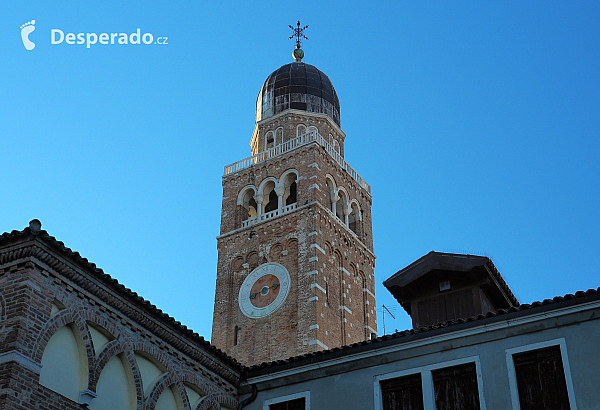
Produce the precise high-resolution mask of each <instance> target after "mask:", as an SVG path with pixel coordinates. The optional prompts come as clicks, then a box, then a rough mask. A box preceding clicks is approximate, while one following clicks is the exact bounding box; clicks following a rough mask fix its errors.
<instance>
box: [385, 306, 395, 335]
mask: <svg viewBox="0 0 600 410" xmlns="http://www.w3.org/2000/svg"><path fill="white" fill-rule="evenodd" d="M386 310H387V312H388V314H389V315H390V316H391V317H392V318H393V319H396V316H394V314H393V313H392V312H390V310H389V309H388V308H387V306H386V305H383V304H382V305H381V314H382V315H383V334H384V335H385V334H386V333H385V312H386Z"/></svg>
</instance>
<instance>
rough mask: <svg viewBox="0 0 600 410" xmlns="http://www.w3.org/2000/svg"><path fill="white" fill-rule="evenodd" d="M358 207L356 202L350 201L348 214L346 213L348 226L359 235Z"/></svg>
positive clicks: (359, 217) (359, 216) (359, 215)
mask: <svg viewBox="0 0 600 410" xmlns="http://www.w3.org/2000/svg"><path fill="white" fill-rule="evenodd" d="M360 219H361V214H360V208H359V207H358V204H357V203H356V202H354V201H353V202H352V204H351V205H350V214H349V215H348V228H350V230H351V231H352V232H354V233H355V234H356V235H357V236H358V237H360Z"/></svg>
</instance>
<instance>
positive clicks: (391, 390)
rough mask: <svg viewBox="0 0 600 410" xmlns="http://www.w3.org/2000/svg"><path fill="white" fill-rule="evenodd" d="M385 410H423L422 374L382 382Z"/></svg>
mask: <svg viewBox="0 0 600 410" xmlns="http://www.w3.org/2000/svg"><path fill="white" fill-rule="evenodd" d="M381 398H382V401H383V410H423V388H422V387H421V374H420V373H417V374H411V375H409V376H404V377H397V378H395V379H389V380H384V381H382V382H381Z"/></svg>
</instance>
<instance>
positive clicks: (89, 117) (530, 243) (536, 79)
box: [0, 1, 600, 339]
mask: <svg viewBox="0 0 600 410" xmlns="http://www.w3.org/2000/svg"><path fill="white" fill-rule="evenodd" d="M32 19H33V20H35V27H36V29H35V31H33V32H32V33H31V34H30V40H32V41H33V42H34V43H35V48H34V49H33V50H30V51H27V50H26V49H25V47H24V46H23V43H22V41H21V36H20V26H21V25H23V24H24V23H26V22H29V21H31V20H32ZM297 20H300V21H301V23H302V24H303V25H305V24H308V25H309V28H308V29H307V31H306V33H305V34H306V35H307V37H309V40H307V41H305V42H304V46H303V49H304V51H305V54H306V56H305V59H304V61H305V62H306V63H309V64H313V65H315V66H316V67H318V68H319V69H321V70H322V71H324V72H325V73H326V74H327V75H328V76H329V77H330V79H331V80H332V82H333V84H334V86H335V88H336V91H337V93H338V96H339V98H340V103H341V124H342V129H343V130H344V131H345V133H346V134H347V137H346V146H345V148H346V160H347V161H348V162H349V163H350V164H351V165H352V166H353V167H354V168H355V169H356V170H357V171H358V172H359V173H360V174H361V175H362V176H363V177H364V178H365V179H366V180H367V181H368V182H369V183H370V184H371V186H372V194H373V224H374V240H375V253H376V255H377V261H376V281H377V284H378V285H377V286H378V287H377V300H378V305H379V306H381V305H382V304H385V305H386V306H388V307H390V309H392V310H393V311H394V312H395V313H397V315H396V316H397V319H396V320H392V319H391V318H389V317H387V318H386V331H387V333H390V331H393V329H394V328H398V329H405V328H409V327H410V321H409V320H408V318H407V316H406V315H405V314H403V311H402V309H401V308H400V307H399V306H398V305H397V303H396V302H395V301H394V300H393V298H391V296H388V293H387V291H386V290H385V289H384V288H383V287H382V286H381V282H383V280H385V279H386V278H388V277H389V276H391V275H392V274H393V273H395V272H396V271H398V270H400V269H402V268H403V267H405V266H407V265H408V264H410V263H411V262H413V261H414V260H416V259H418V258H419V257H421V256H422V255H424V254H426V253H428V252H429V251H431V250H436V251H443V252H459V253H472V254H479V255H485V256H489V257H491V258H492V260H493V261H494V263H495V265H496V267H497V268H498V269H499V271H500V272H501V274H502V275H503V276H504V278H505V279H506V281H507V282H508V284H509V286H510V287H511V288H512V290H513V292H514V293H515V295H516V296H517V297H518V299H519V300H520V301H521V302H522V303H529V302H532V301H535V300H542V299H545V298H551V297H554V296H556V295H564V294H566V293H574V292H575V291H578V290H586V289H588V288H597V287H598V286H600V275H599V271H598V266H597V255H598V245H599V241H598V235H599V232H600V213H599V211H598V204H599V202H600V201H599V199H600V198H599V188H600V162H599V154H600V142H599V138H598V136H599V135H600V76H599V75H598V74H599V67H600V65H599V63H600V24H598V22H599V21H600V2H598V1H581V2H568V3H567V2H543V1H539V2H533V1H532V2H526V4H523V2H517V1H506V2H475V1H431V2H404V1H393V2H392V1H390V2H377V3H375V4H374V5H373V4H367V3H365V2H352V1H349V2H331V3H325V4H323V3H322V2H315V1H303V2H277V3H276V4H271V3H270V2H264V1H255V2H241V1H240V2H216V1H214V2H205V1H198V2H187V3H183V2H166V1H156V2H123V1H102V2H96V1H92V2H75V1H72V2H66V1H63V2H61V1H57V2H52V3H51V4H50V3H49V2H42V1H29V2H27V4H21V2H19V3H17V2H9V3H8V4H5V5H3V10H2V13H1V14H0V34H1V35H2V42H1V43H0V159H1V161H2V170H3V171H2V173H1V176H0V188H1V190H2V193H3V201H2V202H1V203H0V231H10V230H13V229H23V228H24V227H25V226H27V224H28V222H29V220H31V219H33V218H38V219H40V220H41V221H42V223H43V228H44V229H46V230H48V232H49V233H50V234H51V235H53V236H55V237H56V238H57V239H59V240H61V241H63V242H64V243H65V244H66V246H68V247H70V248H72V249H73V250H76V251H79V252H80V253H81V254H82V255H83V256H84V257H86V258H88V259H89V260H90V261H92V262H94V263H96V264H97V265H98V266H99V267H101V268H102V269H104V271H105V272H106V273H108V274H110V275H112V276H113V277H114V278H116V279H118V280H119V281H120V282H121V283H123V284H124V285H125V286H127V287H129V288H131V289H133V290H134V291H136V292H137V293H138V294H140V295H141V296H143V297H144V298H146V299H148V300H150V301H151V302H152V303H154V304H156V305H157V306H158V307H159V308H161V309H163V310H164V311H165V312H167V313H169V314H170V315H172V316H174V317H175V318H176V319H177V320H179V321H181V322H182V323H184V324H185V325H187V326H189V327H190V328H192V329H193V330H195V331H196V332H198V333H200V334H201V335H203V336H205V337H206V338H207V339H210V331H211V322H212V309H213V303H214V285H215V271H216V261H217V253H216V240H215V237H216V236H217V235H218V233H219V222H220V207H221V193H222V192H221V175H222V172H223V166H225V165H228V164H230V163H232V162H235V161H238V160H240V159H243V158H245V157H247V156H249V155H250V148H249V145H248V144H249V141H250V137H251V135H252V131H253V127H254V109H255V103H256V96H257V94H258V91H259V90H260V87H261V85H262V83H263V82H264V80H265V79H266V78H267V76H268V75H269V74H270V73H271V72H272V71H274V70H275V69H277V68H278V67H280V66H281V65H283V64H286V63H288V62H290V61H291V60H292V57H291V52H292V50H293V48H294V43H293V41H292V40H288V37H289V36H290V35H291V30H290V29H289V28H288V27H287V26H288V24H292V25H294V24H295V23H296V21H297ZM138 28H139V29H140V30H141V33H142V34H144V33H151V34H153V37H154V39H156V38H157V37H159V36H165V37H168V44H166V45H155V44H149V45H144V44H140V45H131V44H129V45H116V44H115V45H110V44H109V45H101V44H95V45H91V46H90V48H89V49H88V48H86V46H85V45H77V44H74V45H69V44H66V42H63V43H61V44H51V40H50V32H51V30H52V29H60V30H62V31H63V32H64V33H65V34H66V33H69V32H72V33H75V34H77V33H96V34H100V33H103V32H108V33H110V32H119V33H120V32H125V33H133V32H135V31H136V30H137V29H138ZM394 308H395V309H394ZM379 322H380V324H381V317H380V318H379ZM379 330H380V333H382V328H381V326H380V329H379Z"/></svg>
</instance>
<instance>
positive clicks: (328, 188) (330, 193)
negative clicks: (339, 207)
mask: <svg viewBox="0 0 600 410" xmlns="http://www.w3.org/2000/svg"><path fill="white" fill-rule="evenodd" d="M325 196H326V198H327V209H329V210H330V211H331V212H335V209H334V204H335V200H334V199H335V197H336V193H335V184H334V183H333V181H332V180H331V179H330V177H328V178H327V179H326V180H325Z"/></svg>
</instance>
